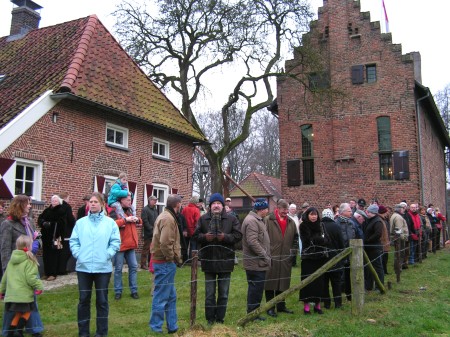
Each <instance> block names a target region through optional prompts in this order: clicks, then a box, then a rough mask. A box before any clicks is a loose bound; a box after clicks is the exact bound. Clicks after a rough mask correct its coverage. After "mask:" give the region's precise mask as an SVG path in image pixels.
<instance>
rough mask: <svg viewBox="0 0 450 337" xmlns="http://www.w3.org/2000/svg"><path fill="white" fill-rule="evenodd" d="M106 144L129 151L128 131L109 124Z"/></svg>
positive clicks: (107, 125)
mask: <svg viewBox="0 0 450 337" xmlns="http://www.w3.org/2000/svg"><path fill="white" fill-rule="evenodd" d="M106 144H108V145H112V146H115V147H121V148H124V149H128V129H126V128H123V127H121V126H117V125H114V124H109V123H107V124H106Z"/></svg>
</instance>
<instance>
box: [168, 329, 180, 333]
mask: <svg viewBox="0 0 450 337" xmlns="http://www.w3.org/2000/svg"><path fill="white" fill-rule="evenodd" d="M177 331H178V329H175V330H168V331H167V333H170V334H173V333H175V332H177Z"/></svg>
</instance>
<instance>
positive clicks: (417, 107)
mask: <svg viewBox="0 0 450 337" xmlns="http://www.w3.org/2000/svg"><path fill="white" fill-rule="evenodd" d="M428 97H430V90H427V94H426V95H425V96H423V97H420V98H419V99H417V100H416V118H417V136H418V142H417V144H418V145H419V146H418V154H419V163H420V175H419V179H420V199H421V200H420V203H421V204H422V205H423V204H424V188H423V174H424V171H423V160H422V137H421V136H422V134H421V132H422V131H421V130H422V128H421V123H420V102H421V101H423V100H424V99H426V98H428ZM446 194H447V193H446Z"/></svg>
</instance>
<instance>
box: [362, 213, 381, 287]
mask: <svg viewBox="0 0 450 337" xmlns="http://www.w3.org/2000/svg"><path fill="white" fill-rule="evenodd" d="M378 210H379V207H378V205H376V204H372V205H370V206H369V207H367V217H368V218H369V219H368V221H367V226H366V227H365V228H364V250H365V252H366V254H367V256H368V258H369V260H370V262H371V263H372V266H373V268H374V269H375V271H376V273H377V275H378V278H379V279H380V281H381V283H383V284H384V271H383V263H382V256H383V245H382V243H381V236H382V235H383V228H384V223H383V220H381V218H380V216H379V215H378ZM364 283H365V287H366V290H372V289H373V283H374V279H373V275H372V273H371V271H370V270H369V268H368V267H365V268H364Z"/></svg>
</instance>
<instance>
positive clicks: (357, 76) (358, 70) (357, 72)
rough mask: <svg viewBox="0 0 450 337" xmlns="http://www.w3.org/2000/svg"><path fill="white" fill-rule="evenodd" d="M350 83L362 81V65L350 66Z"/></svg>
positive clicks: (360, 82)
mask: <svg viewBox="0 0 450 337" xmlns="http://www.w3.org/2000/svg"><path fill="white" fill-rule="evenodd" d="M352 83H353V84H362V83H364V67H363V65H357V66H352Z"/></svg>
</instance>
